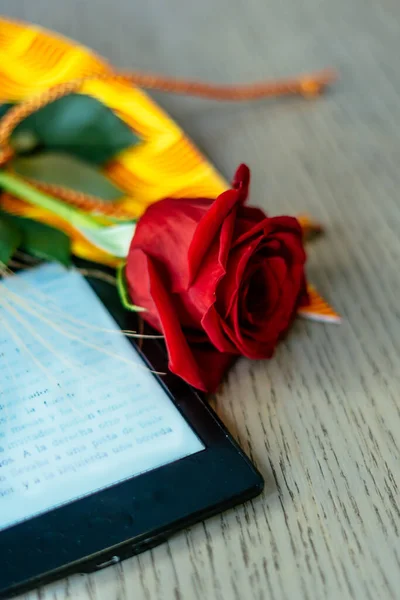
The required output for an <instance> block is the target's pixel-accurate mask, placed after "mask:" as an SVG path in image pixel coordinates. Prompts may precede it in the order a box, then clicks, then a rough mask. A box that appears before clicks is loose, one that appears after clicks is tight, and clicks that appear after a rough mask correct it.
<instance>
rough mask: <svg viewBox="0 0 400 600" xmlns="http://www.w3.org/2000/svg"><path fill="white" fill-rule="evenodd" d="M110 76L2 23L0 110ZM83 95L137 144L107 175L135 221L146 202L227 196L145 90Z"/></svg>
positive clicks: (18, 26) (108, 89) (72, 52)
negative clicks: (44, 93) (52, 89)
mask: <svg viewBox="0 0 400 600" xmlns="http://www.w3.org/2000/svg"><path fill="white" fill-rule="evenodd" d="M107 71H111V68H110V66H109V65H108V64H107V62H106V61H105V60H103V59H102V58H100V57H98V56H96V55H95V54H94V53H93V52H91V51H90V50H88V49H87V48H84V47H83V46H80V45H78V44H76V43H74V42H72V41H70V40H67V39H65V38H63V37H61V36H59V35H56V34H54V33H52V32H48V31H45V30H43V29H41V28H39V27H36V26H31V25H26V24H23V23H19V22H14V21H10V20H7V19H4V18H1V19H0V104H1V103H4V102H14V101H21V100H23V99H24V98H27V97H28V96H30V95H32V94H35V93H38V92H41V91H43V90H45V89H47V88H49V87H51V86H54V85H56V84H58V83H62V82H65V81H70V80H72V79H75V78H79V77H84V76H85V75H91V74H97V73H105V72H107ZM80 91H81V93H84V94H88V95H90V96H93V97H95V98H96V99H98V100H100V101H101V102H103V103H104V104H105V105H107V106H108V107H109V108H111V109H113V111H115V113H116V114H117V115H118V116H119V117H120V118H121V119H122V120H123V121H125V122H126V123H127V124H128V125H129V126H130V127H132V129H133V130H134V131H135V132H137V133H138V135H139V136H140V138H141V140H142V141H141V142H140V143H139V144H138V145H136V146H134V147H132V148H128V149H127V150H124V151H123V152H121V153H120V154H119V155H117V156H116V157H115V158H114V160H113V161H111V162H110V163H109V164H107V165H106V166H105V168H104V171H105V173H106V174H107V175H108V177H110V179H112V180H113V181H115V182H116V184H117V185H118V186H119V187H121V188H122V189H123V190H124V192H125V193H126V195H125V196H124V198H123V199H122V200H121V208H123V209H124V211H126V212H128V213H129V214H131V215H132V217H134V218H136V217H139V216H140V215H141V214H142V213H143V212H144V210H145V209H146V207H147V206H148V205H149V204H150V203H152V202H155V201H157V200H160V199H161V198H164V197H166V196H174V197H179V196H181V197H185V196H186V197H187V196H192V197H196V196H209V197H215V196H217V195H218V194H219V193H221V192H222V191H223V190H224V189H226V187H227V184H226V182H225V181H224V179H223V178H222V177H220V176H219V175H218V174H217V172H216V171H215V170H214V168H213V167H212V166H211V165H210V163H209V162H208V161H207V160H206V159H205V158H204V157H203V156H202V155H201V154H200V152H199V151H198V150H197V149H196V148H195V147H194V146H193V144H192V143H191V142H190V140H189V139H188V138H187V137H186V135H185V134H184V132H183V131H182V130H181V129H180V128H179V127H178V126H177V125H176V123H175V122H174V121H173V120H172V119H171V118H170V117H169V116H168V115H166V114H165V113H164V112H163V111H162V110H161V109H160V108H159V107H158V106H157V105H156V104H155V103H154V102H152V100H150V98H149V97H148V96H147V95H146V94H145V93H144V92H143V91H142V90H140V89H138V88H136V87H134V86H132V85H130V84H124V83H115V82H106V81H90V82H86V83H84V84H83V85H82V87H81V90H80ZM5 202H6V203H7V209H8V210H11V211H14V212H15V213H17V214H25V215H26V216H31V217H33V216H35V218H37V219H39V220H43V221H45V222H47V223H53V224H54V225H56V219H55V218H54V217H53V216H52V215H50V214H49V213H47V212H46V211H43V210H40V209H37V208H35V209H34V208H33V207H28V206H27V205H25V204H24V203H21V202H16V201H13V199H12V198H10V197H8V198H6V200H5ZM3 205H4V204H3ZM4 207H5V206H4ZM57 226H58V227H61V228H62V229H64V230H65V231H68V233H70V234H71V230H70V227H69V226H68V224H67V223H63V222H62V221H60V219H57ZM72 233H73V232H72ZM72 239H73V250H74V252H75V253H76V254H78V255H83V256H84V257H86V258H88V257H89V256H88V255H89V254H90V257H91V259H96V256H97V258H98V260H99V262H113V260H112V259H111V258H110V259H109V260H107V259H106V257H105V256H104V255H103V253H98V251H97V250H96V249H95V248H93V247H92V246H91V244H89V243H88V242H85V240H84V239H82V237H81V236H79V235H75V234H74V235H73V238H72Z"/></svg>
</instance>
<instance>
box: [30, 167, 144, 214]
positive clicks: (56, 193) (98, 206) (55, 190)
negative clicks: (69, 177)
mask: <svg viewBox="0 0 400 600" xmlns="http://www.w3.org/2000/svg"><path fill="white" fill-rule="evenodd" d="M23 179H24V181H26V182H27V183H29V184H30V185H32V186H34V187H35V188H37V189H38V190H40V191H42V192H45V193H46V194H49V195H50V196H53V197H54V198H58V199H59V200H63V202H66V203H67V204H71V205H72V206H75V207H76V208H78V209H79V210H83V211H85V212H92V213H99V214H101V215H104V216H107V217H114V218H116V219H124V220H131V219H132V218H133V217H132V215H131V214H129V213H128V212H127V211H124V210H122V209H121V208H119V206H118V205H116V204H115V203H114V202H105V201H104V200H102V199H101V198H98V197H97V196H92V195H90V194H85V193H84V192H79V191H77V190H73V189H70V188H67V187H63V186H61V185H56V184H52V183H45V182H43V181H36V180H35V179H30V178H28V177H24V178H23Z"/></svg>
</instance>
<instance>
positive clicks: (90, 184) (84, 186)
mask: <svg viewBox="0 0 400 600" xmlns="http://www.w3.org/2000/svg"><path fill="white" fill-rule="evenodd" d="M11 164H12V167H13V169H14V170H15V172H16V173H17V174H18V175H22V176H23V177H27V178H28V179H29V178H30V179H36V180H37V181H42V182H44V183H50V184H54V185H61V186H63V187H68V188H71V189H73V190H76V191H78V192H84V193H85V194H90V195H92V196H98V197H99V198H102V199H103V200H108V201H110V202H112V201H114V200H116V199H118V198H121V196H122V195H123V192H122V190H120V189H119V188H117V187H116V186H115V185H114V184H113V183H111V181H110V180H109V179H108V178H107V177H106V176H105V175H103V174H102V173H101V172H100V171H99V170H98V168H97V167H94V166H92V165H90V164H88V163H85V162H82V161H80V160H79V159H77V158H75V157H73V156H68V154H61V153H53V152H44V153H42V154H35V155H33V156H29V157H23V158H22V157H20V158H16V159H14V160H13V161H12V163H11Z"/></svg>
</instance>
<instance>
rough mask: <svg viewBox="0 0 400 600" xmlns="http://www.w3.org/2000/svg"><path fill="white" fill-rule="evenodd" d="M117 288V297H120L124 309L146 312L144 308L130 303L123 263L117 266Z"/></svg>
mask: <svg viewBox="0 0 400 600" xmlns="http://www.w3.org/2000/svg"><path fill="white" fill-rule="evenodd" d="M117 290H118V294H119V297H120V298H121V302H122V306H123V307H124V308H125V309H126V310H130V311H132V312H146V309H145V308H143V307H141V306H136V304H132V302H131V300H130V298H129V292H128V285H127V282H126V276H125V265H119V267H117Z"/></svg>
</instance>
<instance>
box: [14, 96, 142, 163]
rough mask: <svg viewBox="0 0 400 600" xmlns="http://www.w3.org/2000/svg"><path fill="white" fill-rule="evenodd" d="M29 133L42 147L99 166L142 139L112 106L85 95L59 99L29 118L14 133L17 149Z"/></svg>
mask: <svg viewBox="0 0 400 600" xmlns="http://www.w3.org/2000/svg"><path fill="white" fill-rule="evenodd" d="M27 135H28V137H30V139H31V140H32V139H34V140H36V144H37V146H39V147H44V148H46V149H47V150H54V151H61V152H67V153H68V154H72V155H74V156H77V157H78V158H81V159H84V160H87V161H89V162H92V163H95V164H100V165H101V164H103V163H105V162H106V161H108V160H110V159H112V158H114V156H115V155H116V154H118V153H119V152H121V151H122V150H125V149H126V148H129V147H132V146H135V145H136V144H137V143H138V142H139V141H140V138H139V137H138V136H137V135H136V134H135V133H134V132H133V131H132V130H131V129H130V128H129V127H128V125H126V123H124V122H123V121H122V120H121V119H120V118H119V117H117V115H116V114H115V113H114V112H113V111H112V110H111V109H110V108H108V107H107V106H105V105H104V104H102V103H101V102H99V100H96V98H92V97H91V96H86V95H84V94H69V95H68V96H64V97H63V98H59V99H58V100H56V101H55V102H52V103H51V104H48V105H46V106H44V107H43V108H41V109H40V110H38V111H37V112H35V113H34V114H32V115H30V116H29V117H27V118H26V119H25V120H24V121H23V122H22V123H20V124H19V125H18V126H17V127H16V129H15V132H14V134H13V136H12V142H13V145H14V146H15V147H16V149H17V151H18V139H19V140H20V142H21V140H22V141H23V144H22V145H23V146H24V145H25V142H24V140H26V137H27ZM23 149H24V148H23Z"/></svg>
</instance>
